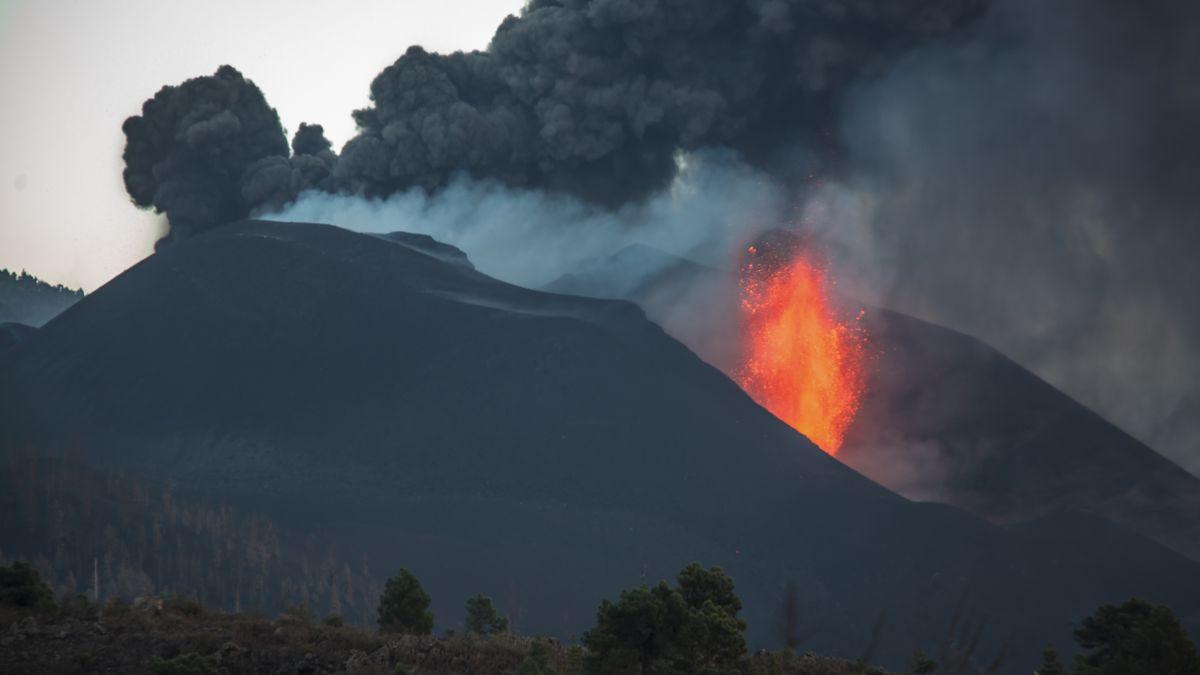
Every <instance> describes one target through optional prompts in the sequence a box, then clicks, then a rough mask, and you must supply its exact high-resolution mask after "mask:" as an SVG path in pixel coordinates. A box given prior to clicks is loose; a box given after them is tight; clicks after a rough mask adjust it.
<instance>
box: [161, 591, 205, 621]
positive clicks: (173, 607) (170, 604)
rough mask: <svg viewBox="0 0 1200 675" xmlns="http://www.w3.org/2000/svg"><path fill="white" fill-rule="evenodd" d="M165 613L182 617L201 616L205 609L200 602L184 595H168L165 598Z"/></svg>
mask: <svg viewBox="0 0 1200 675" xmlns="http://www.w3.org/2000/svg"><path fill="white" fill-rule="evenodd" d="M163 611H164V612H170V613H172V614H180V615H182V616H192V617H195V616H200V613H201V612H202V611H203V608H202V607H201V606H200V602H199V601H197V600H195V599H193V598H189V597H186V596H183V595H168V596H167V597H165V598H163Z"/></svg>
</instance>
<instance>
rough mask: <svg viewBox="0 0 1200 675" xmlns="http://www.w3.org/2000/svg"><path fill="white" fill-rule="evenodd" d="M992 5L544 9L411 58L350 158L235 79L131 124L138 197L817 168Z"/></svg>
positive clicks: (545, 1)
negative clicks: (684, 158)
mask: <svg viewBox="0 0 1200 675" xmlns="http://www.w3.org/2000/svg"><path fill="white" fill-rule="evenodd" d="M985 1H986V0H920V1H913V0H819V1H818V0H647V1H641V2H634V1H631V0H531V2H530V3H529V5H528V6H527V7H526V8H525V9H524V11H523V12H522V13H521V16H519V17H509V18H508V19H507V20H505V22H504V23H503V24H502V25H501V26H500V27H499V28H498V29H497V31H496V34H495V37H494V38H493V40H492V43H491V45H490V46H489V48H488V49H487V51H482V52H469V53H461V52H460V53H455V54H450V55H438V54H430V53H427V52H425V51H424V50H423V49H421V48H420V47H412V48H410V49H409V50H408V51H407V52H406V53H405V54H404V55H403V56H401V57H400V58H399V59H398V60H397V61H396V62H395V63H394V64H392V65H391V66H388V67H387V68H386V69H385V70H384V71H383V72H382V73H380V74H379V76H378V77H376V78H375V80H374V82H372V84H371V100H372V102H373V105H372V106H371V107H369V108H366V109H364V110H359V111H356V112H355V113H354V117H355V120H356V121H357V123H358V126H359V131H360V133H359V135H358V136H356V137H355V138H354V139H352V140H351V141H350V142H349V143H347V144H346V146H345V147H344V148H343V150H342V152H341V157H340V159H339V158H337V157H335V156H334V155H333V153H332V152H331V151H330V149H329V147H328V145H327V144H326V143H325V142H323V137H320V138H318V137H319V136H320V134H319V133H317V132H310V131H305V129H302V130H301V132H299V133H298V134H297V139H296V144H295V148H294V150H295V153H296V154H295V156H292V157H289V153H288V149H287V145H286V142H285V137H284V135H283V130H282V128H281V127H280V124H279V119H278V116H277V115H276V114H275V111H274V110H273V109H271V108H270V107H269V106H268V105H267V103H266V101H265V99H264V97H263V96H262V93H261V92H260V91H259V90H258V89H257V88H256V87H255V86H254V84H253V83H252V82H250V81H249V80H246V79H245V78H243V77H242V76H241V74H240V73H238V72H237V71H236V70H234V69H233V68H231V67H228V66H224V67H222V68H221V69H220V70H218V71H217V73H216V74H215V75H213V76H211V77H198V78H195V79H192V80H188V81H187V82H184V83H183V84H181V85H179V86H175V87H164V88H163V89H162V90H161V91H160V92H159V93H158V94H156V95H155V97H154V98H153V99H151V100H150V101H147V102H146V104H145V106H144V107H143V111H142V114H141V115H140V116H136V117H132V118H130V119H129V120H128V121H127V122H126V124H125V134H126V137H127V141H128V144H127V146H126V150H125V161H126V171H125V182H126V187H127V189H128V190H129V193H130V195H131V196H132V197H133V199H134V202H135V203H136V204H138V205H139V206H153V207H154V208H155V209H156V210H157V211H159V212H162V213H165V214H167V217H168V219H169V220H170V222H171V225H172V233H173V236H182V235H186V234H187V233H188V232H191V231H195V230H198V229H204V228H207V227H211V226H213V225H216V224H219V223H222V222H226V221H229V220H233V219H236V218H240V217H244V216H245V215H247V214H248V213H251V212H254V211H270V210H274V209H277V208H278V207H280V206H281V205H283V204H284V203H287V202H288V201H291V200H292V199H294V198H295V197H296V195H297V194H298V193H299V192H301V191H303V190H306V189H311V188H317V189H323V190H327V191H336V192H346V193H351V194H361V195H365V196H370V197H374V196H386V195H390V194H394V193H397V192H401V191H404V190H407V189H410V188H414V187H419V188H424V189H426V190H430V191H433V190H437V189H439V188H442V187H444V186H445V185H447V184H448V183H449V182H450V181H451V180H452V179H453V178H454V177H455V176H456V175H460V174H463V173H465V174H467V175H469V176H471V177H473V178H482V179H495V180H497V181H500V182H501V183H503V184H506V185H509V186H520V187H539V188H545V189H548V190H551V191H558V192H564V193H567V194H570V195H573V196H576V197H580V198H583V199H584V200H587V201H589V202H592V203H595V204H601V205H605V206H610V207H615V206H619V205H622V204H625V203H628V202H633V201H639V200H642V199H644V198H646V197H648V196H650V195H652V194H654V193H655V192H657V191H660V190H662V189H663V188H665V187H666V186H667V185H668V184H669V183H670V181H671V179H672V178H673V177H674V176H675V174H676V171H677V156H678V154H679V153H680V152H686V151H690V150H696V149H699V148H702V147H708V146H721V147H727V148H731V149H734V150H736V151H738V152H739V153H740V154H741V155H742V156H743V157H744V158H745V159H746V160H748V161H749V162H751V163H752V164H754V165H757V166H759V167H766V168H768V169H770V170H772V171H773V172H775V173H776V174H777V175H782V176H785V177H786V176H787V175H791V174H794V175H804V174H805V173H806V172H808V171H810V170H811V169H812V166H813V164H814V162H816V161H820V160H822V159H829V158H830V157H831V156H832V155H833V154H835V153H833V152H823V151H822V150H830V151H832V150H834V149H835V148H833V145H834V144H833V142H832V141H831V140H829V139H830V138H831V132H832V130H833V128H834V126H835V117H834V112H835V108H836V105H837V103H838V99H839V95H840V94H841V93H842V92H843V91H844V90H845V89H846V88H847V86H848V85H849V84H851V83H853V82H856V81H859V80H861V79H862V78H864V77H870V76H872V75H875V74H878V73H880V72H882V71H883V69H884V68H885V66H886V65H888V64H889V63H890V62H891V61H893V60H894V59H895V57H896V55H897V54H898V53H900V52H902V51H903V50H906V49H908V48H910V47H912V46H914V45H917V44H919V43H922V42H925V41H927V40H929V39H930V38H933V37H935V36H938V35H941V34H943V33H946V32H948V31H950V30H952V29H953V28H955V27H956V26H958V25H959V24H961V23H963V22H965V21H966V20H968V19H969V18H971V17H973V16H974V15H975V14H977V13H978V12H979V11H980V10H981V7H982V5H983V4H984V2H985ZM306 129H313V128H312V127H306ZM796 148H804V149H805V150H804V151H803V154H797V153H798V151H797V150H796Z"/></svg>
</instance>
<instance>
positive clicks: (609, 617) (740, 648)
mask: <svg viewBox="0 0 1200 675" xmlns="http://www.w3.org/2000/svg"><path fill="white" fill-rule="evenodd" d="M677 582H678V587H677V588H671V587H670V586H668V585H667V583H666V582H659V583H658V584H657V585H656V586H654V587H653V588H650V587H647V586H644V585H643V586H640V587H638V588H634V589H632V590H627V591H622V592H621V595H620V598H619V599H618V600H617V602H615V603H614V602H610V601H608V600H605V601H604V602H603V603H602V604H601V605H600V609H599V611H598V612H597V613H596V627H595V628H594V629H592V630H590V631H588V632H587V633H586V634H584V636H583V644H584V646H586V647H587V648H588V652H589V653H588V656H587V660H586V661H585V665H586V666H587V670H588V671H590V672H597V673H602V672H630V671H632V672H643V673H660V672H693V673H694V672H732V671H735V670H736V669H737V667H738V665H739V662H740V661H741V660H742V658H743V657H744V656H745V654H746V640H745V638H744V637H743V635H742V633H743V632H744V631H745V630H746V622H744V621H742V620H741V619H739V618H738V617H737V614H738V612H740V611H741V609H742V602H741V600H739V599H738V597H737V595H736V594H735V593H734V592H733V580H732V579H730V578H729V576H728V575H726V574H725V572H724V571H722V570H721V568H719V567H713V568H711V569H708V570H705V569H704V568H703V567H701V566H700V565H699V564H698V563H692V564H691V565H688V566H687V567H686V568H684V570H683V571H682V572H680V573H679V576H678V578H677Z"/></svg>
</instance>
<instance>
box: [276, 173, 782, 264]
mask: <svg viewBox="0 0 1200 675" xmlns="http://www.w3.org/2000/svg"><path fill="white" fill-rule="evenodd" d="M787 204H788V200H787V198H786V192H785V191H784V190H783V188H782V187H781V186H780V185H779V184H777V183H776V182H774V181H772V180H771V179H770V177H769V176H767V175H765V174H763V173H761V172H760V171H757V170H756V169H753V168H751V167H749V166H747V165H746V164H745V163H744V162H742V161H740V160H739V159H738V158H737V157H736V156H735V155H734V154H732V153H730V152H729V151H720V150H712V151H702V152H699V153H697V154H694V155H691V156H689V157H688V158H687V160H686V161H684V160H681V166H680V168H679V171H678V173H677V174H676V176H675V178H674V179H673V181H672V184H671V185H670V186H669V187H668V189H667V190H665V191H662V192H659V193H658V194H656V195H655V196H654V197H652V198H651V199H649V200H647V201H645V202H641V203H637V204H630V205H626V206H624V207H622V208H620V209H615V210H614V209H608V208H603V207H600V206H597V205H594V204H591V203H588V202H586V201H583V200H581V199H579V198H576V197H572V196H569V195H562V194H558V193H554V192H550V191H547V190H524V189H516V188H511V187H508V186H506V185H504V184H503V183H500V182H498V181H495V180H476V179H473V178H470V177H469V176H467V175H465V174H460V175H459V176H458V177H457V178H456V179H454V180H453V181H452V182H450V183H449V184H448V185H447V186H446V187H445V188H444V189H442V190H439V191H436V192H434V193H428V192H426V191H425V190H423V189H421V188H412V189H410V190H408V191H406V192H402V193H398V194H394V195H392V196H390V197H387V198H383V199H364V198H361V197H358V196H354V195H346V194H341V195H336V194H327V193H323V192H320V191H310V192H306V193H304V194H303V195H301V196H300V198H299V199H297V200H296V201H295V202H294V203H292V204H291V205H289V206H288V207H287V208H285V209H283V210H281V211H279V212H276V213H273V214H270V215H268V216H267V217H268V218H270V219H272V220H283V221H298V222H318V223H330V224H336V225H340V226H342V227H349V228H351V229H355V230H359V231H362V232H370V233H386V232H393V231H401V230H402V231H407V232H416V233H420V234H428V235H431V236H432V237H434V238H435V239H438V240H439V241H443V242H446V243H449V244H452V245H454V246H457V247H459V248H461V249H462V250H464V251H466V252H468V255H469V256H470V258H471V262H472V263H474V264H475V266H476V267H477V268H478V269H479V270H480V271H482V272H485V273H487V274H489V275H491V276H494V277H496V278H499V279H502V280H504V281H508V282H511V283H515V284H519V285H522V286H526V287H530V288H541V287H544V286H546V285H548V284H551V283H553V282H555V281H556V280H558V279H559V278H560V277H562V276H563V275H567V274H571V273H574V272H577V271H579V270H581V269H586V268H588V267H589V265H590V264H591V263H593V262H595V261H597V260H598V259H600V258H603V257H605V256H607V255H609V254H612V253H614V252H617V251H619V250H621V249H623V248H625V247H628V246H633V245H644V246H647V247H652V248H653V249H657V250H659V251H662V252H664V253H667V254H671V255H675V256H679V257H682V258H687V259H690V260H695V261H697V262H700V263H703V264H706V265H710V266H712V267H714V268H725V267H727V266H728V261H729V260H732V259H733V256H734V251H735V249H737V247H739V246H740V245H741V244H742V242H743V241H745V240H746V239H747V238H749V237H750V236H752V235H753V234H754V233H755V232H757V231H759V230H761V229H764V228H767V227H771V226H772V225H774V224H776V223H777V222H778V218H779V214H780V213H782V212H783V211H784V209H785V207H786V205H787ZM656 262H658V261H657V260H650V261H645V264H633V265H631V266H630V267H627V268H625V269H624V270H622V272H621V275H622V278H621V279H620V282H621V283H628V282H631V281H633V280H635V279H636V278H638V277H639V276H640V275H642V274H645V273H646V272H648V271H651V270H652V269H653V267H654V264H655V263H656Z"/></svg>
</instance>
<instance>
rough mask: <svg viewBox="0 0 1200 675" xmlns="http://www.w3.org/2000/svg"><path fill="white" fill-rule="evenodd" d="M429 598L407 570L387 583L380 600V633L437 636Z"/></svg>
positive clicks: (403, 570)
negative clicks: (434, 632)
mask: <svg viewBox="0 0 1200 675" xmlns="http://www.w3.org/2000/svg"><path fill="white" fill-rule="evenodd" d="M429 603H430V598H429V594H428V593H426V592H425V590H424V589H422V588H421V583H420V582H418V581H417V578H416V577H415V576H413V573H412V572H409V571H408V570H407V569H401V570H400V574H398V575H396V576H394V577H392V578H391V579H388V580H387V584H386V585H385V586H384V587H383V596H382V597H380V598H379V630H380V631H382V632H385V633H406V634H409V635H429V634H430V633H432V632H433V614H432V613H431V612H430V611H429Z"/></svg>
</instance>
